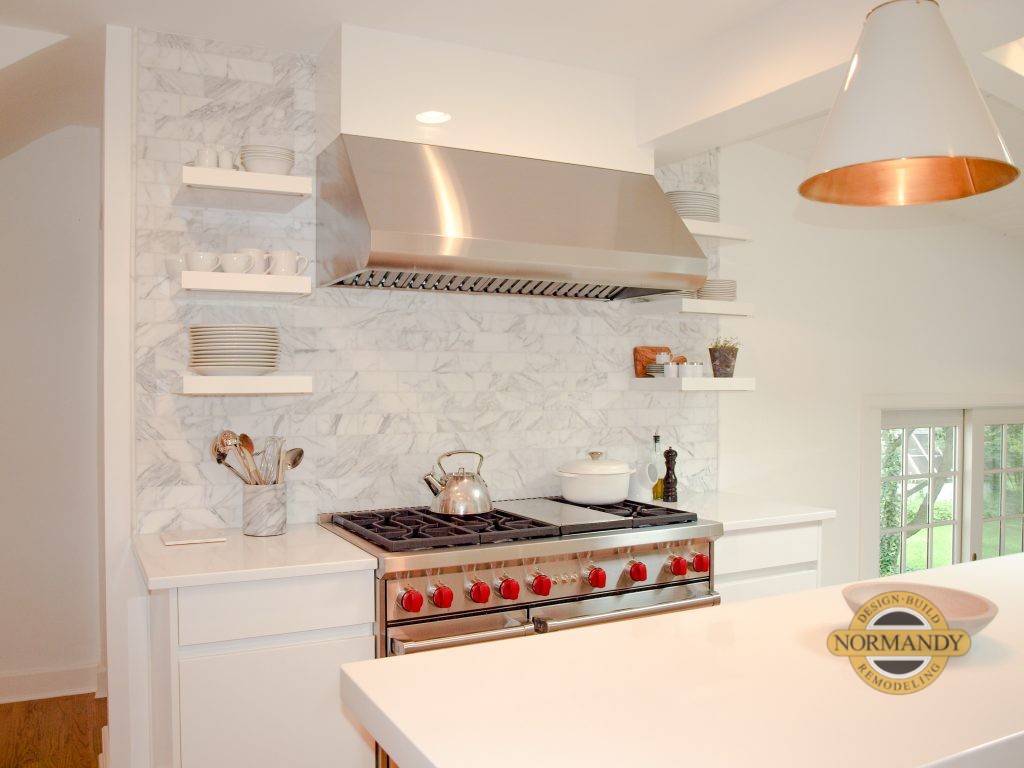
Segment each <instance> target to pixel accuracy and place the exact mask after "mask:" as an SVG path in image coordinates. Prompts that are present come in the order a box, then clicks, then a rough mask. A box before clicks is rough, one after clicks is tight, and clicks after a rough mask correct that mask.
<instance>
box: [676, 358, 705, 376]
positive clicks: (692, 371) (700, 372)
mask: <svg viewBox="0 0 1024 768" xmlns="http://www.w3.org/2000/svg"><path fill="white" fill-rule="evenodd" d="M679 375H680V376H681V377H682V378H684V379H702V378H704V363H693V362H689V363H683V365H682V369H681V370H680V371H679Z"/></svg>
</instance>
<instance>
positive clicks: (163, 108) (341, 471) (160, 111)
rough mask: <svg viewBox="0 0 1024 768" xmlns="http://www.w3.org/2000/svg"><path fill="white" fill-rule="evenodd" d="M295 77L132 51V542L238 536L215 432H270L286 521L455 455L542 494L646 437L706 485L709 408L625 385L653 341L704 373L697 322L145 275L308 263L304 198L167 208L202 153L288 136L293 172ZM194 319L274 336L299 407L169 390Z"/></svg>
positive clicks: (141, 43)
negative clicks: (163, 535) (187, 531)
mask: <svg viewBox="0 0 1024 768" xmlns="http://www.w3.org/2000/svg"><path fill="white" fill-rule="evenodd" d="M313 75H314V61H313V60H312V59H311V58H310V57H307V56H300V55H294V54H288V53H273V52H267V51H262V50H258V49H253V48H249V47H244V46H238V45H229V44H225V43H217V42H212V41H204V40H198V39H194V38H186V37H181V36H177V35H168V34H160V33H154V32H148V31H140V32H139V34H138V105H137V106H138V119H137V155H136V158H137V183H136V198H137V213H136V333H135V345H136V441H137V449H136V474H137V505H136V517H137V527H138V529H139V530H140V531H156V530H161V529H164V528H170V527H186V528H192V527H205V526H210V527H220V526H224V525H228V526H239V525H240V524H241V498H242V494H241V490H242V489H241V484H240V483H239V482H238V481H237V480H236V479H235V478H234V477H233V476H231V475H230V474H229V473H228V472H227V471H226V470H225V469H224V468H223V467H219V466H217V465H216V464H215V463H214V462H213V461H212V460H211V459H210V456H209V444H210V440H211V438H212V437H213V436H214V435H215V434H216V433H217V432H218V431H220V430H221V429H225V428H228V429H233V430H235V431H238V432H242V431H244V432H247V433H249V434H250V435H253V436H254V437H255V438H256V439H257V442H259V441H260V440H261V439H262V438H263V437H265V436H267V435H281V436H283V437H285V438H286V439H287V441H288V444H289V445H291V446H302V447H303V448H304V449H305V451H306V455H305V460H304V462H303V464H302V466H301V467H299V468H298V469H297V470H295V471H294V472H293V473H292V474H291V475H290V477H289V480H288V505H289V519H290V520H291V521H293V522H307V521H311V520H313V519H314V517H315V515H316V514H317V513H319V512H325V511H338V510H352V509H365V508H373V507H386V506H394V505H402V504H424V503H427V502H428V501H429V498H430V497H429V492H428V491H427V489H426V487H425V486H424V484H423V482H422V480H421V479H420V477H421V476H422V475H423V473H424V472H426V471H427V470H428V469H429V468H430V466H431V465H432V463H433V462H434V460H435V458H436V457H437V455H438V454H440V453H443V452H444V451H448V450H452V449H455V448H468V449H473V450H478V451H480V452H482V453H483V454H485V455H486V457H487V459H486V462H485V465H484V475H485V477H486V478H487V481H488V484H489V485H490V487H491V490H492V493H493V495H494V496H495V498H499V499H500V498H510V497H517V496H530V495H538V494H551V493H555V492H557V489H558V483H557V478H556V477H555V476H554V475H553V472H554V470H555V469H556V468H557V467H558V465H560V464H562V463H564V462H565V461H568V460H570V459H572V458H576V457H580V456H582V455H583V454H584V452H585V451H587V450H589V449H595V448H596V449H599V450H604V451H606V452H607V453H608V454H609V455H610V456H613V457H616V458H622V459H625V460H629V461H633V460H636V459H638V458H640V457H644V458H646V455H647V451H648V447H649V445H650V438H651V435H652V434H653V432H654V431H655V429H659V430H660V432H661V435H662V439H663V442H664V444H665V445H666V446H668V445H671V446H673V447H674V448H675V449H676V450H677V451H679V453H680V461H679V475H680V479H681V483H682V485H683V486H685V487H689V488H694V489H709V488H713V487H714V485H715V480H716V473H717V466H716V456H717V400H716V397H717V396H716V395H713V394H707V393H690V394H682V393H655V392H640V391H635V390H632V389H630V387H629V382H630V378H631V376H632V373H631V368H632V348H633V347H634V346H636V345H639V344H668V345H670V346H671V347H672V348H673V349H674V350H677V351H678V352H680V353H682V354H686V355H688V356H691V357H692V358H694V359H703V360H705V361H706V358H707V349H706V348H707V342H708V341H709V340H710V339H711V338H712V337H713V336H714V335H715V334H716V332H717V329H718V323H717V321H716V320H714V319H711V318H705V317H700V316H693V317H692V319H687V320H684V321H680V320H665V319H657V318H650V317H647V318H645V317H639V316H635V315H632V314H630V313H628V312H626V311H624V309H623V307H621V306H617V305H615V304H605V303H599V302H582V301H581V302H577V301H571V300H558V299H536V298H520V297H500V296H487V297H483V296H448V295H439V294H419V293H415V294H414V293H405V292H380V291H367V290H360V289H347V288H323V289H317V290H316V291H315V292H314V294H313V295H312V296H310V297H307V298H302V299H299V300H288V299H276V298H267V297H264V298H262V299H258V300H234V299H224V298H196V297H193V296H188V295H184V294H182V293H180V292H178V291H177V285H176V283H177V281H176V280H173V279H172V278H170V277H169V276H168V274H167V270H166V266H165V260H166V258H167V257H168V256H171V255H174V254H178V253H184V252H187V251H189V250H216V251H225V250H230V249H234V248H238V247H245V246H259V247H279V248H293V249H295V250H298V251H300V252H301V253H303V254H305V255H307V256H309V257H314V256H315V231H314V228H315V206H314V201H312V200H310V201H306V202H304V203H302V204H301V205H300V206H298V207H297V208H295V209H294V210H292V211H291V212H289V213H288V214H267V213H253V212H245V211H224V210H214V209H204V208H190V207H183V206H178V205H175V204H174V202H173V200H174V197H175V194H176V193H177V192H178V189H179V186H180V178H181V165H182V163H183V162H185V161H188V160H191V159H192V158H193V157H194V154H195V151H196V149H198V148H199V147H200V146H201V145H202V144H203V143H213V144H223V145H224V146H226V147H228V148H230V149H232V150H235V151H237V149H238V147H239V145H240V144H242V143H244V142H249V141H254V140H259V141H266V142H268V143H276V142H278V141H287V142H288V143H289V145H291V146H293V147H294V148H295V150H296V154H297V165H296V170H295V173H312V172H313V168H314V162H313V159H314V158H313V157H312V154H311V151H312V147H313V111H314V107H315V105H314V103H313ZM709 158H710V159H709ZM695 162H696V163H697V164H698V165H699V166H700V167H701V168H703V169H704V170H703V171H692V170H689V169H687V170H683V169H679V170H671V171H669V172H668V173H669V177H671V178H674V176H672V174H673V173H675V174H677V175H678V174H681V173H687V174H691V175H693V174H696V175H698V176H700V174H701V173H703V174H704V176H708V172H707V170H706V166H707V165H708V164H709V163H712V162H713V157H712V156H709V157H703V158H697V159H696V160H695ZM684 165H685V164H684ZM714 175H717V174H714ZM704 176H702V178H703V177H704ZM659 178H661V176H659ZM663 183H664V182H663ZM309 273H310V274H312V268H311V269H310V271H309ZM193 323H260V324H272V325H277V326H279V327H280V329H281V339H282V345H283V350H282V359H281V369H282V370H283V371H292V372H309V373H312V374H313V375H314V389H315V392H314V393H313V394H312V395H306V396H295V397H292V396H285V397H185V396H182V395H180V394H176V392H179V391H180V388H181V376H182V374H183V373H185V372H186V367H187V362H188V340H187V330H188V326H189V325H190V324H193Z"/></svg>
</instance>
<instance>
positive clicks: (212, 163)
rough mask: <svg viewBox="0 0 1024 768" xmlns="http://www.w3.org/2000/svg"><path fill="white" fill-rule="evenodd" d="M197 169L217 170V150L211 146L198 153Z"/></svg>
mask: <svg viewBox="0 0 1024 768" xmlns="http://www.w3.org/2000/svg"><path fill="white" fill-rule="evenodd" d="M196 167H198V168H216V167H217V150H216V149H214V148H213V147H211V146H205V147H203V148H202V149H200V150H198V151H197V152H196Z"/></svg>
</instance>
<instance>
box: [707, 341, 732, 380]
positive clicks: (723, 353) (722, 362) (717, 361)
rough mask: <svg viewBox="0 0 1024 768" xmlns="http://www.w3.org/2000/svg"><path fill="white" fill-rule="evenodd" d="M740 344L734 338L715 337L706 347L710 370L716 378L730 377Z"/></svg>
mask: <svg viewBox="0 0 1024 768" xmlns="http://www.w3.org/2000/svg"><path fill="white" fill-rule="evenodd" d="M739 351H740V344H739V342H738V341H736V339H725V338H717V339H715V340H714V341H713V342H712V343H711V346H710V347H709V348H708V353H709V354H710V355H711V370H712V372H713V373H714V375H715V378H716V379H731V378H732V373H733V370H734V369H735V368H736V355H737V354H738V353H739Z"/></svg>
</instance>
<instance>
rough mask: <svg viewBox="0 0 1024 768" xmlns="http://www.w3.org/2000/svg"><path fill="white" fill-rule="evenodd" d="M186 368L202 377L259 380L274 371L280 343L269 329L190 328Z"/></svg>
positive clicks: (272, 329) (241, 327) (230, 327)
mask: <svg viewBox="0 0 1024 768" xmlns="http://www.w3.org/2000/svg"><path fill="white" fill-rule="evenodd" d="M188 336H189V350H190V353H191V354H190V356H189V361H188V367H189V368H191V369H192V370H193V371H195V372H196V373H201V374H203V375H205V376H261V375H263V374H264V373H271V372H272V371H276V370H277V363H278V358H279V356H280V353H281V340H280V337H279V334H278V330H277V328H275V327H274V326H272V325H193V326H191V327H189V329H188Z"/></svg>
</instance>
